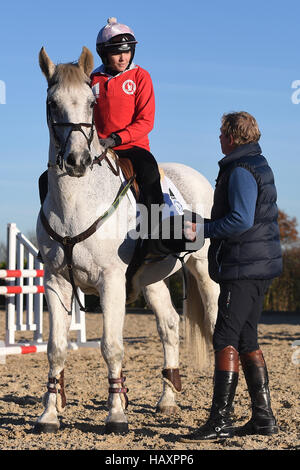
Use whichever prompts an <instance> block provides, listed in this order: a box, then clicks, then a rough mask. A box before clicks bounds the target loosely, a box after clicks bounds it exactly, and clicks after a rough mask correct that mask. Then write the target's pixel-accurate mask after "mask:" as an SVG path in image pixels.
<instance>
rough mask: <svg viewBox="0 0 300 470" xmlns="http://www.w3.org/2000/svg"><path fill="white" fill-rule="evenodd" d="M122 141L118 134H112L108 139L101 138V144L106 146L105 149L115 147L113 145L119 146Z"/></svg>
mask: <svg viewBox="0 0 300 470" xmlns="http://www.w3.org/2000/svg"><path fill="white" fill-rule="evenodd" d="M121 143H122V140H121V137H120V136H119V135H118V134H111V135H110V136H109V137H107V138H106V139H99V144H100V145H101V147H103V148H104V150H107V149H110V148H113V147H118V145H120V144H121Z"/></svg>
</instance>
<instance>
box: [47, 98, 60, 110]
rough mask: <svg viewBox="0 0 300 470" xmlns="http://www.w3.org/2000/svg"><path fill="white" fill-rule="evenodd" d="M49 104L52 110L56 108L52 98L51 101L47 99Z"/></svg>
mask: <svg viewBox="0 0 300 470" xmlns="http://www.w3.org/2000/svg"><path fill="white" fill-rule="evenodd" d="M49 105H50V106H51V108H52V109H53V110H56V109H57V107H58V106H57V103H56V102H55V101H54V100H53V101H49Z"/></svg>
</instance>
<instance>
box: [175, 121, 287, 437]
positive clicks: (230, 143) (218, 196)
mask: <svg viewBox="0 0 300 470" xmlns="http://www.w3.org/2000/svg"><path fill="white" fill-rule="evenodd" d="M260 135H261V134H260V131H259V128H258V125H257V122H256V120H255V118H254V117H253V116H251V115H250V114H249V113H246V112H238V113H230V114H227V115H224V116H223V118H222V126H221V135H220V143H221V148H222V153H223V154H224V155H225V157H224V158H223V159H222V160H220V161H219V167H220V170H219V175H218V178H217V180H216V188H215V194H214V204H213V208H212V212H211V220H209V221H205V224H204V236H205V237H206V238H210V239H211V245H210V249H209V254H208V258H209V274H210V277H211V278H212V279H213V280H214V281H215V282H217V283H219V285H220V296H219V302H218V316H217V322H216V326H215V331H214V335H213V347H214V352H215V373H214V390H213V399H212V406H211V411H210V415H209V418H208V421H207V422H206V423H205V424H204V425H203V426H201V427H200V428H199V429H197V430H196V431H195V432H193V433H191V434H188V435H187V436H185V437H182V438H181V441H183V442H193V441H198V440H203V439H215V438H218V437H220V438H227V437H231V436H232V435H233V434H234V428H233V426H232V421H231V419H230V414H231V410H232V403H233V399H234V395H235V390H236V386H237V383H238V374H239V359H240V361H241V365H242V368H243V372H244V375H245V378H246V382H247V386H248V390H249V394H250V399H251V405H252V417H251V419H250V421H248V423H246V424H245V425H244V426H243V427H242V429H240V433H241V434H264V435H269V434H273V433H276V432H278V427H277V423H276V420H275V417H274V415H273V412H272V409H271V403H270V391H269V386H268V372H267V368H266V363H265V360H264V357H263V354H262V352H261V350H260V348H259V345H258V341H257V325H258V321H259V318H260V314H261V311H262V307H263V300H264V295H265V293H266V291H267V289H268V287H269V285H270V283H271V280H272V279H273V278H275V277H277V276H279V275H280V274H281V271H282V256H281V246H280V240H279V228H278V224H277V216H278V209H277V205H276V199H277V193H276V188H275V184H274V177H273V173H272V170H271V168H270V167H269V165H268V162H267V160H266V159H265V157H264V156H263V155H262V154H261V148H260V146H259V144H258V141H259V139H260ZM193 230H195V225H191V224H188V226H187V230H186V237H187V238H190V239H193V238H194V235H195V233H194V232H193Z"/></svg>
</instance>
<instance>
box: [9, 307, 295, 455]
mask: <svg viewBox="0 0 300 470" xmlns="http://www.w3.org/2000/svg"><path fill="white" fill-rule="evenodd" d="M4 316H5V314H4V312H3V311H1V317H0V321H1V322H0V326H1V330H0V331H1V335H0V339H1V340H3V339H4V333H3V332H4V321H5V320H4ZM47 316H48V315H47V314H46V313H45V339H46V337H47V324H48V321H47ZM182 323H183V322H182V321H181V324H182ZM101 331H102V315H101V314H87V337H88V339H97V338H98V339H100V338H101ZM182 331H183V327H182ZM74 334H75V333H74V332H72V333H71V337H72V338H74ZM28 337H30V336H28V333H27V332H26V333H24V332H23V333H18V334H17V338H18V339H21V338H28ZM259 338H260V346H261V349H262V350H263V352H264V355H265V358H266V362H267V365H268V369H269V377H270V385H271V387H270V388H271V396H272V407H273V411H274V414H275V415H276V417H277V420H278V425H279V427H280V433H279V434H277V435H273V436H271V437H264V436H259V435H256V436H247V437H233V438H231V439H227V440H222V441H209V442H201V443H199V444H184V443H181V442H179V437H180V436H181V435H184V434H187V433H188V432H190V431H191V430H194V429H195V428H196V427H197V426H198V424H200V423H203V422H204V421H205V420H206V418H207V416H208V412H209V409H210V404H211V396H212V373H213V370H212V367H210V368H208V370H207V371H206V372H205V373H203V372H202V373H199V372H197V371H195V370H193V369H192V367H190V365H189V364H190V360H189V358H188V355H187V353H186V351H185V349H184V347H183V346H182V349H181V376H182V382H183V391H182V393H181V394H180V395H179V396H178V405H179V412H178V413H177V414H176V416H173V417H171V418H170V417H165V416H163V415H160V414H157V413H156V412H155V408H156V403H157V401H158V399H159V397H160V394H161V389H162V380H161V369H162V364H163V353H162V346H161V343H160V340H159V337H158V333H157V330H156V322H155V317H154V315H152V314H130V313H128V314H127V316H126V321H125V330H124V343H125V359H124V367H123V370H124V375H126V377H127V380H126V384H127V386H128V387H129V394H128V398H129V407H128V409H127V415H128V421H129V433H128V434H127V435H125V436H117V435H114V434H112V435H105V434H104V420H105V417H106V416H107V406H106V400H107V390H108V382H107V369H106V365H105V363H104V360H103V358H102V356H101V354H100V352H99V350H98V349H93V348H88V349H80V350H78V351H69V353H68V357H67V363H66V366H65V385H66V395H67V401H68V404H67V407H66V408H65V411H64V413H63V415H62V417H61V418H62V421H61V429H60V430H59V432H58V433H57V434H42V435H37V434H35V433H34V432H33V427H34V423H35V421H36V419H37V417H38V416H39V415H40V414H41V413H42V411H43V406H42V404H41V397H42V395H43V393H44V391H45V387H46V381H47V373H48V362H47V355H46V353H38V354H27V355H22V356H21V355H15V356H12V355H10V356H7V357H6V361H5V363H2V364H0V371H1V384H0V387H1V388H0V449H1V450H4V449H5V450H17V449H18V450H92V449H95V450H121V449H122V450H123V449H126V450H170V451H176V450H190V451H192V450H203V449H205V450H299V449H300V426H299V424H300V417H299V368H300V366H299V365H297V364H294V363H293V362H295V361H292V353H293V352H294V349H292V348H291V345H292V343H293V341H295V340H299V339H300V324H299V323H298V325H292V324H285V323H283V324H270V325H268V324H260V325H259ZM249 416H250V409H249V398H248V393H247V390H246V385H245V380H244V377H243V374H242V373H241V374H240V380H239V385H238V389H237V394H236V399H235V417H236V424H237V425H238V426H240V425H242V424H243V423H245V422H246V421H247V420H248V418H249Z"/></svg>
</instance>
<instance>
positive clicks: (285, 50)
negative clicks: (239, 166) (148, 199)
mask: <svg viewBox="0 0 300 470" xmlns="http://www.w3.org/2000/svg"><path fill="white" fill-rule="evenodd" d="M3 3H4V2H2V3H1V6H0V85H1V84H2V87H0V103H1V104H0V161H1V172H0V201H1V212H0V241H5V239H6V225H7V223H8V222H16V223H17V225H18V227H19V228H20V229H21V230H22V231H23V232H25V233H26V232H28V231H32V230H34V229H35V222H36V216H37V213H38V210H39V196H38V189H37V181H38V177H39V175H40V174H41V173H42V172H43V171H44V170H45V169H46V164H47V154H48V129H47V126H46V119H45V97H46V82H45V79H44V77H43V76H42V74H41V72H40V69H39V66H38V53H39V50H40V48H41V47H42V46H45V48H46V51H47V52H48V54H49V56H50V57H51V59H52V60H53V61H54V62H56V63H58V62H69V61H74V60H76V59H77V58H78V57H79V55H80V53H81V49H82V46H83V45H85V46H87V47H88V48H89V49H90V50H91V51H92V52H93V54H94V58H95V66H96V65H98V64H99V63H100V62H99V60H100V59H99V58H98V56H97V54H96V50H95V40H96V37H97V33H98V31H99V29H100V28H101V27H102V26H104V24H106V20H107V18H108V17H110V16H116V17H117V18H118V20H119V21H120V22H123V23H125V24H128V25H130V26H131V27H132V29H133V30H134V32H135V35H136V38H137V40H138V42H139V43H138V45H137V50H136V56H135V62H136V63H138V64H139V65H141V66H142V67H144V68H146V69H147V70H148V71H149V72H150V74H151V76H152V79H153V83H154V87H155V94H156V121H155V128H154V130H153V131H152V133H151V134H150V142H151V150H152V153H153V154H154V155H155V156H156V158H157V160H158V161H161V162H162V161H176V162H182V163H186V164H187V165H190V166H192V167H194V168H196V169H197V170H199V171H200V172H201V173H203V174H204V175H205V176H206V177H207V178H208V180H209V181H210V182H211V183H212V184H214V180H215V178H216V175H217V171H218V165H217V161H218V160H219V159H220V158H221V157H222V155H221V153H220V148H219V141H218V136H219V128H220V119H221V116H222V114H223V113H224V112H230V111H239V110H246V111H248V112H250V113H251V114H253V115H254V116H255V117H256V119H257V121H258V123H259V126H260V129H261V132H262V138H261V141H260V143H261V146H262V149H263V153H264V155H265V156H266V157H267V159H268V160H269V162H270V164H271V166H272V168H273V170H274V173H275V179H276V184H277V190H278V205H279V207H280V208H281V209H283V210H285V211H286V212H287V213H288V214H289V215H290V216H295V217H297V219H298V221H300V203H299V186H300V183H299V175H300V158H299V135H300V132H299V131H300V104H298V105H297V104H293V102H292V99H291V98H292V94H293V92H295V91H296V93H297V90H293V89H292V82H293V81H295V80H300V56H299V16H300V3H299V0H298V1H293V0H292V1H289V0H287V1H285V2H282V1H277V0H275V1H274V0H273V1H271V0H264V1H262V0H260V1H258V0H252V1H251V2H242V1H240V0H239V1H235V0H227V2H224V1H219V0H212V1H210V2H207V1H202V0H193V1H191V0H186V1H184V2H183V1H178V0H162V1H158V0H151V2H146V1H141V0H131V1H130V2H126V1H119V0H115V1H114V2H108V1H107V0H106V1H92V0H90V1H89V2H83V1H78V0H72V1H70V0H63V1H62V0H61V1H57V0H52V1H51V2H49V1H47V2H46V1H44V0H41V1H30V0H27V1H26V2H24V1H20V0H15V1H14V2H5V4H3ZM3 83H4V84H5V104H2V103H3V101H4V98H3V96H2V97H1V90H2V95H3ZM299 97H300V92H299Z"/></svg>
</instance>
